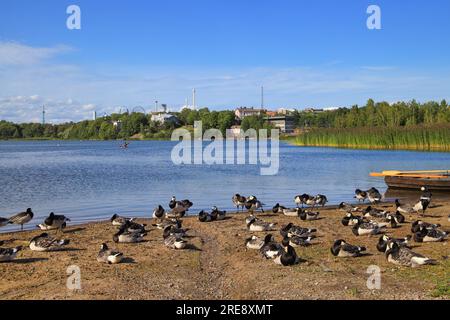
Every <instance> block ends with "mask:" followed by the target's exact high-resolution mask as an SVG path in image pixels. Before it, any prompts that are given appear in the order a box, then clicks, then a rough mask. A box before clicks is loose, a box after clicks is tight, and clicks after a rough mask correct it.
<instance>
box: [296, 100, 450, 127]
mask: <svg viewBox="0 0 450 320" xmlns="http://www.w3.org/2000/svg"><path fill="white" fill-rule="evenodd" d="M294 117H295V119H296V124H297V126H298V127H300V128H304V127H313V128H361V127H403V126H416V125H421V124H424V125H430V124H443V123H450V107H449V105H448V103H447V102H446V101H445V100H442V101H441V102H440V103H438V102H435V101H430V102H426V103H422V104H421V103H418V102H417V101H415V100H412V101H409V102H396V103H392V104H389V103H387V102H378V103H375V102H374V101H373V100H372V99H369V100H368V101H367V103H366V105H365V106H362V107H358V106H357V105H355V106H353V107H351V108H338V109H335V110H327V111H323V112H319V113H312V112H301V111H300V112H299V111H296V112H295V113H294Z"/></svg>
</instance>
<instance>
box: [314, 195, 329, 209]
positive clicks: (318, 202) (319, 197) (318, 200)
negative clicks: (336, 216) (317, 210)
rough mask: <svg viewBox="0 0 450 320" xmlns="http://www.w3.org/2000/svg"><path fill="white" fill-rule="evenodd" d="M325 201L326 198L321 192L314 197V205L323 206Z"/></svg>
mask: <svg viewBox="0 0 450 320" xmlns="http://www.w3.org/2000/svg"><path fill="white" fill-rule="evenodd" d="M327 202H328V199H327V197H326V196H324V195H323V194H318V195H317V196H315V197H314V206H322V207H324V206H325V205H326V203H327Z"/></svg>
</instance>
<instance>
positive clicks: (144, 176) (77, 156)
mask: <svg viewBox="0 0 450 320" xmlns="http://www.w3.org/2000/svg"><path fill="white" fill-rule="evenodd" d="M175 144H176V143H175V142H170V141H139V142H131V144H130V147H129V149H128V150H122V149H120V148H119V143H118V142H116V141H105V142H103V141H102V142H100V141H83V142H72V141H70V142H69V141H29V142H28V141H27V142H16V141H12V142H11V141H6V142H0V182H1V189H0V216H9V215H10V214H13V213H16V212H20V211H23V210H25V209H26V208H28V207H31V208H32V209H33V211H34V212H35V214H36V217H35V219H33V221H32V223H30V224H28V225H27V227H28V228H33V227H34V226H35V224H37V223H40V222H41V221H42V220H43V218H44V217H45V216H47V215H48V213H49V212H50V211H54V212H55V213H61V214H65V215H67V216H69V217H70V218H71V219H72V221H73V222H75V223H80V222H86V221H92V220H98V219H106V218H109V217H110V216H111V215H112V214H114V213H120V214H123V215H129V216H136V217H150V216H151V213H152V210H153V208H154V207H155V206H156V205H158V204H161V205H163V206H164V207H165V208H167V204H168V201H169V200H170V197H171V196H172V195H176V196H177V198H178V199H185V198H188V199H190V200H191V201H193V202H194V206H193V208H191V209H190V212H191V214H196V213H198V211H199V210H200V209H208V210H209V209H210V208H211V206H212V205H217V206H218V207H219V208H221V209H226V210H232V209H233V207H232V202H231V197H232V195H233V194H235V193H240V194H243V195H246V196H247V195H251V194H253V195H256V196H257V197H258V198H259V199H261V200H262V201H263V203H265V204H267V207H270V208H271V207H272V206H273V205H274V204H275V203H276V202H280V203H282V204H283V205H285V206H294V202H293V197H294V196H295V195H296V194H299V193H311V194H317V193H322V194H325V195H327V196H328V199H329V201H330V203H339V202H340V201H353V192H354V190H355V188H357V187H359V188H362V189H368V188H370V187H372V186H375V187H376V188H379V190H380V191H385V190H386V186H385V184H384V181H383V179H380V178H372V177H369V172H371V171H381V170H389V169H403V170H414V169H424V170H425V169H441V168H448V167H449V166H450V153H426V152H410V151H364V150H345V149H334V148H312V147H307V148H305V147H295V146H290V145H287V144H283V143H282V144H281V145H280V168H279V172H278V175H276V176H261V175H260V174H259V173H260V167H259V166H255V165H213V166H208V165H181V166H176V165H174V164H173V163H172V161H171V158H170V155H171V150H172V147H173V146H174V145H175ZM13 228H14V229H17V226H13ZM6 230H11V227H8V228H2V231H6Z"/></svg>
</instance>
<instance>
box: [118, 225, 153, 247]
mask: <svg viewBox="0 0 450 320" xmlns="http://www.w3.org/2000/svg"><path fill="white" fill-rule="evenodd" d="M144 236H145V233H139V232H129V231H127V230H126V226H125V225H123V226H122V227H120V229H119V231H118V232H117V233H116V234H114V235H113V241H114V242H115V243H137V242H141V241H143V240H144Z"/></svg>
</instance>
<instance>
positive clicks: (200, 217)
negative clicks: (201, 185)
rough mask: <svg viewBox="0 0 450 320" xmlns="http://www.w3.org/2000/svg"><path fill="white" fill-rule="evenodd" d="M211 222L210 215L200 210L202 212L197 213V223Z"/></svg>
mask: <svg viewBox="0 0 450 320" xmlns="http://www.w3.org/2000/svg"><path fill="white" fill-rule="evenodd" d="M212 220H213V219H212V217H211V215H210V214H209V213H208V212H206V211H205V210H202V211H200V212H199V213H198V221H200V222H210V221H212Z"/></svg>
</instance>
